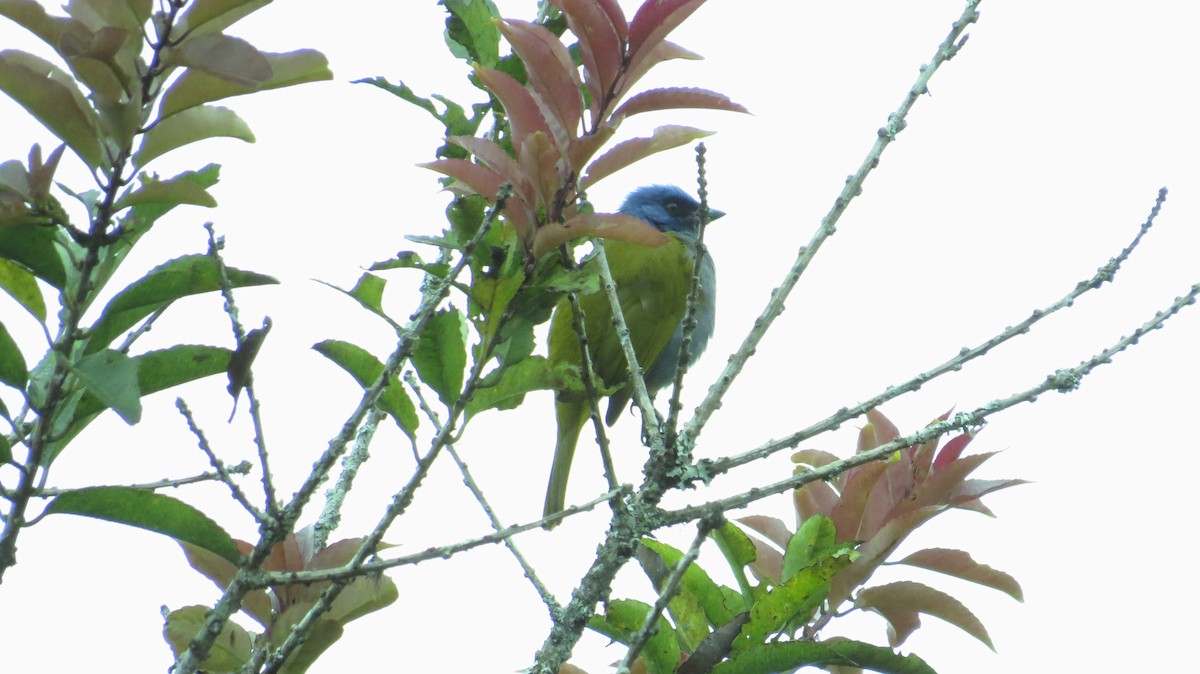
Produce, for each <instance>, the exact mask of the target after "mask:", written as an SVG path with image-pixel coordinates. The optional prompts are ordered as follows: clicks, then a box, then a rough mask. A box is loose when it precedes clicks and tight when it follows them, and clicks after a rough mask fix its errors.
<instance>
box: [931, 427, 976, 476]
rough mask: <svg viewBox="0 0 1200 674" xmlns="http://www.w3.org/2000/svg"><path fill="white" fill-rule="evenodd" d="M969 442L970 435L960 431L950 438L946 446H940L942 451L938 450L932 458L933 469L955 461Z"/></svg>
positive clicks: (941, 467) (936, 469) (938, 468)
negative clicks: (935, 456) (934, 457)
mask: <svg viewBox="0 0 1200 674" xmlns="http://www.w3.org/2000/svg"><path fill="white" fill-rule="evenodd" d="M970 443H971V436H970V435H969V434H967V433H961V434H959V435H956V436H954V437H953V438H951V439H950V441H949V442H947V443H946V446H945V447H942V451H940V452H938V455H937V458H936V459H934V460H933V469H934V470H935V471H938V470H941V469H943V468H945V467H946V466H948V465H950V464H951V463H952V462H954V461H957V460H958V457H959V456H961V455H962V452H963V450H964V449H966V447H967V445H968V444H970Z"/></svg>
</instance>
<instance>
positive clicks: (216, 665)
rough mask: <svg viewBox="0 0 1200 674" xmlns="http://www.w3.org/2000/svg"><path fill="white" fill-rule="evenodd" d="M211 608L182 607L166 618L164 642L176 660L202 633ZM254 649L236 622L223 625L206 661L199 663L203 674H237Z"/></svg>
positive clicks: (247, 636)
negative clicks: (225, 673)
mask: <svg viewBox="0 0 1200 674" xmlns="http://www.w3.org/2000/svg"><path fill="white" fill-rule="evenodd" d="M209 610H210V607H208V606H185V607H184V608H181V609H177V610H174V611H171V612H170V613H169V614H167V618H166V622H165V623H164V624H163V639H165V640H166V642H167V645H169V646H170V647H171V652H172V653H174V654H175V657H177V658H178V657H179V656H180V654H182V653H183V652H184V651H185V650H187V648H188V644H190V643H191V641H192V639H194V638H195V637H196V634H197V633H199V632H200V631H201V630H202V629H204V626H205V624H206V623H205V621H206V619H207V617H208V612H209ZM253 649H254V637H253V635H251V634H250V633H249V632H247V631H246V629H245V628H244V627H242V626H241V625H238V624H237V623H235V622H231V621H228V620H227V621H225V626H224V627H222V628H221V634H220V635H219V636H218V637H217V638H216V640H215V641H213V645H212V648H211V649H209V651H208V657H206V658H204V661H203V662H201V663H200V669H201V670H202V671H205V672H213V673H214V674H215V673H217V672H237V671H240V670H241V669H242V666H243V665H245V664H246V663H247V662H249V661H250V654H251V652H252V651H253Z"/></svg>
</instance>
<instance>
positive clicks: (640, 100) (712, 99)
mask: <svg viewBox="0 0 1200 674" xmlns="http://www.w3.org/2000/svg"><path fill="white" fill-rule="evenodd" d="M679 108H704V109H708V110H727V111H729V112H745V113H747V114H749V112H750V111H749V110H747V109H746V108H745V107H743V106H742V105H741V104H739V103H734V102H733V101H732V100H730V99H729V97H728V96H726V95H725V94H718V93H717V92H715V91H709V90H708V89H696V88H692V87H671V88H666V89H651V90H649V91H643V92H642V93H640V94H638V95H636V96H634V97H633V98H630V99H629V100H627V101H625V104H624V105H622V106H621V107H619V108H617V111H616V112H614V113H613V117H614V118H615V119H616V120H620V119H622V118H625V117H628V116H630V115H636V114H638V113H640V112H651V111H654V110H676V109H679Z"/></svg>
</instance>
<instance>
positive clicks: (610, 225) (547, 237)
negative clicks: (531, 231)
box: [533, 213, 671, 258]
mask: <svg viewBox="0 0 1200 674" xmlns="http://www.w3.org/2000/svg"><path fill="white" fill-rule="evenodd" d="M584 236H598V237H601V238H605V239H613V240H615V241H625V242H627V243H635V244H638V245H642V246H651V247H657V246H661V245H664V244H666V243H667V242H669V241H670V240H671V237H669V236H667V235H666V234H663V233H662V232H660V231H658V230H657V229H655V228H654V227H653V226H651V225H649V224H647V223H646V222H645V221H643V220H641V219H639V218H635V217H633V216H632V215H625V214H622V213H583V214H581V215H576V216H575V217H573V218H571V219H570V220H568V221H566V222H565V223H561V224H560V223H557V222H550V223H546V224H545V225H542V226H541V227H539V228H538V230H537V234H536V235H535V237H534V241H533V255H534V257H535V258H538V257H541V256H542V254H543V253H545V252H546V251H548V250H552V249H554V248H557V247H558V246H561V245H562V244H564V243H566V242H568V241H572V240H574V239H578V238H580V237H584Z"/></svg>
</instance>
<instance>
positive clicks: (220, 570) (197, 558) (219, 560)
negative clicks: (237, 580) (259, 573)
mask: <svg viewBox="0 0 1200 674" xmlns="http://www.w3.org/2000/svg"><path fill="white" fill-rule="evenodd" d="M237 543H238V550H240V551H241V552H242V554H247V553H249V552H250V551H251V550H253V549H254V546H252V545H250V544H249V543H246V542H245V541H237ZM179 546H180V547H181V548H183V554H184V555H185V556H186V557H187V561H188V564H189V565H190V566H191V567H192V568H193V569H195V570H197V571H199V572H200V573H201V574H202V575H203V576H204V577H205V578H208V579H209V580H211V581H212V582H213V584H214V585H216V586H217V589H219V590H221V591H222V592H224V591H225V588H227V587H229V584H230V583H231V582H233V578H234V576H236V575H237V572H238V569H237V567H236V566H234V565H233V564H231V563H230V562H229V561H228V560H226V559H225V558H224V557H221V556H220V555H217V554H216V553H213V552H209V551H208V550H205V549H204V548H200V547H197V546H195V545H192V544H190V543H184V542H182V541H179ZM242 610H244V611H245V612H246V613H247V614H249V615H250V617H252V618H254V619H255V620H257V621H258V623H259V624H260V625H262V626H263V627H267V626H269V625H270V624H271V598H270V597H269V596H268V595H267V592H266V590H251V591H250V592H248V593H247V594H246V597H245V598H244V599H243V600H242Z"/></svg>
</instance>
